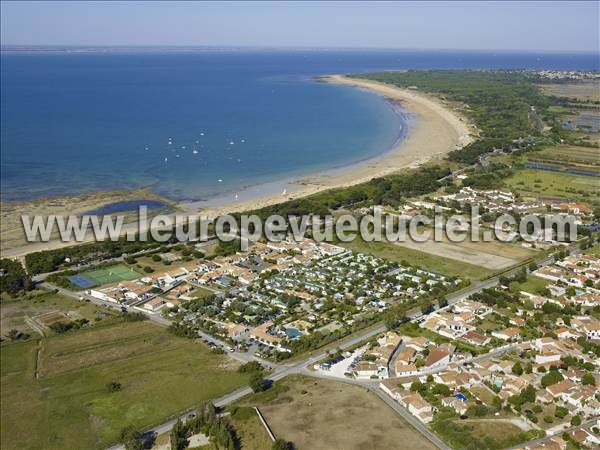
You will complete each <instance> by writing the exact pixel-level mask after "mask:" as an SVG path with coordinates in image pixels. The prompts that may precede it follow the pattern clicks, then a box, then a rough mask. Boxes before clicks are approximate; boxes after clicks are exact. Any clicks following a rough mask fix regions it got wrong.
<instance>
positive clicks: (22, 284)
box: [0, 258, 32, 295]
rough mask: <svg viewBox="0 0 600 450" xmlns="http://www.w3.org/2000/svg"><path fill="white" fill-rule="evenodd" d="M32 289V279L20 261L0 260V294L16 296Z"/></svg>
mask: <svg viewBox="0 0 600 450" xmlns="http://www.w3.org/2000/svg"><path fill="white" fill-rule="evenodd" d="M31 288H32V283H31V278H30V277H29V275H27V272H25V269H23V266H22V265H21V263H20V262H19V261H13V260H11V259H8V258H3V259H0V292H7V293H9V294H11V295H14V294H16V293H18V292H20V291H22V290H29V289H31Z"/></svg>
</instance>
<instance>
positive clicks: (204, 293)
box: [188, 287, 214, 298]
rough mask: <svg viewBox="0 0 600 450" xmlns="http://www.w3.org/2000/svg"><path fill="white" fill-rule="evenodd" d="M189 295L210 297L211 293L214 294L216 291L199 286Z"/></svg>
mask: <svg viewBox="0 0 600 450" xmlns="http://www.w3.org/2000/svg"><path fill="white" fill-rule="evenodd" d="M188 295H189V296H190V297H194V298H204V297H208V296H209V295H214V292H213V291H211V290H210V289H206V288H203V287H199V288H196V289H194V290H193V291H192V292H190V293H189V294H188Z"/></svg>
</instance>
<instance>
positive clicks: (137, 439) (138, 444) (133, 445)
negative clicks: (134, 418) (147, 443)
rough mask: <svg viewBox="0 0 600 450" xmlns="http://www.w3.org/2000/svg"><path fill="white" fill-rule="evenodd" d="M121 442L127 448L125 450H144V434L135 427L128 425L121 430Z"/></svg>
mask: <svg viewBox="0 0 600 450" xmlns="http://www.w3.org/2000/svg"><path fill="white" fill-rule="evenodd" d="M119 440H120V441H121V443H122V444H123V445H124V446H125V450H142V448H144V442H143V440H142V433H140V432H139V431H138V430H137V429H136V428H135V427H134V426H133V425H128V426H126V427H125V428H123V429H122V430H121V435H120V438H119Z"/></svg>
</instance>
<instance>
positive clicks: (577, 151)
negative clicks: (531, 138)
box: [528, 145, 600, 166]
mask: <svg viewBox="0 0 600 450" xmlns="http://www.w3.org/2000/svg"><path fill="white" fill-rule="evenodd" d="M528 159H533V160H538V161H539V160H541V161H548V162H556V163H568V164H574V163H577V164H584V165H591V166H598V165H600V150H598V149H597V148H591V147H577V146H572V145H559V146H556V147H550V148H546V149H544V150H540V151H537V152H535V153H532V154H530V155H529V158H528Z"/></svg>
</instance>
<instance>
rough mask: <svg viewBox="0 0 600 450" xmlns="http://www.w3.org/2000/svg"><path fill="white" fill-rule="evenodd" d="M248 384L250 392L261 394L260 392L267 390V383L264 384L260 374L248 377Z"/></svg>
mask: <svg viewBox="0 0 600 450" xmlns="http://www.w3.org/2000/svg"><path fill="white" fill-rule="evenodd" d="M248 384H249V385H250V388H252V390H253V391H254V392H262V391H264V390H266V388H267V383H266V382H265V379H264V378H263V377H262V375H261V374H260V373H256V372H255V373H253V374H252V375H251V376H250V380H249V382H248Z"/></svg>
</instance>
